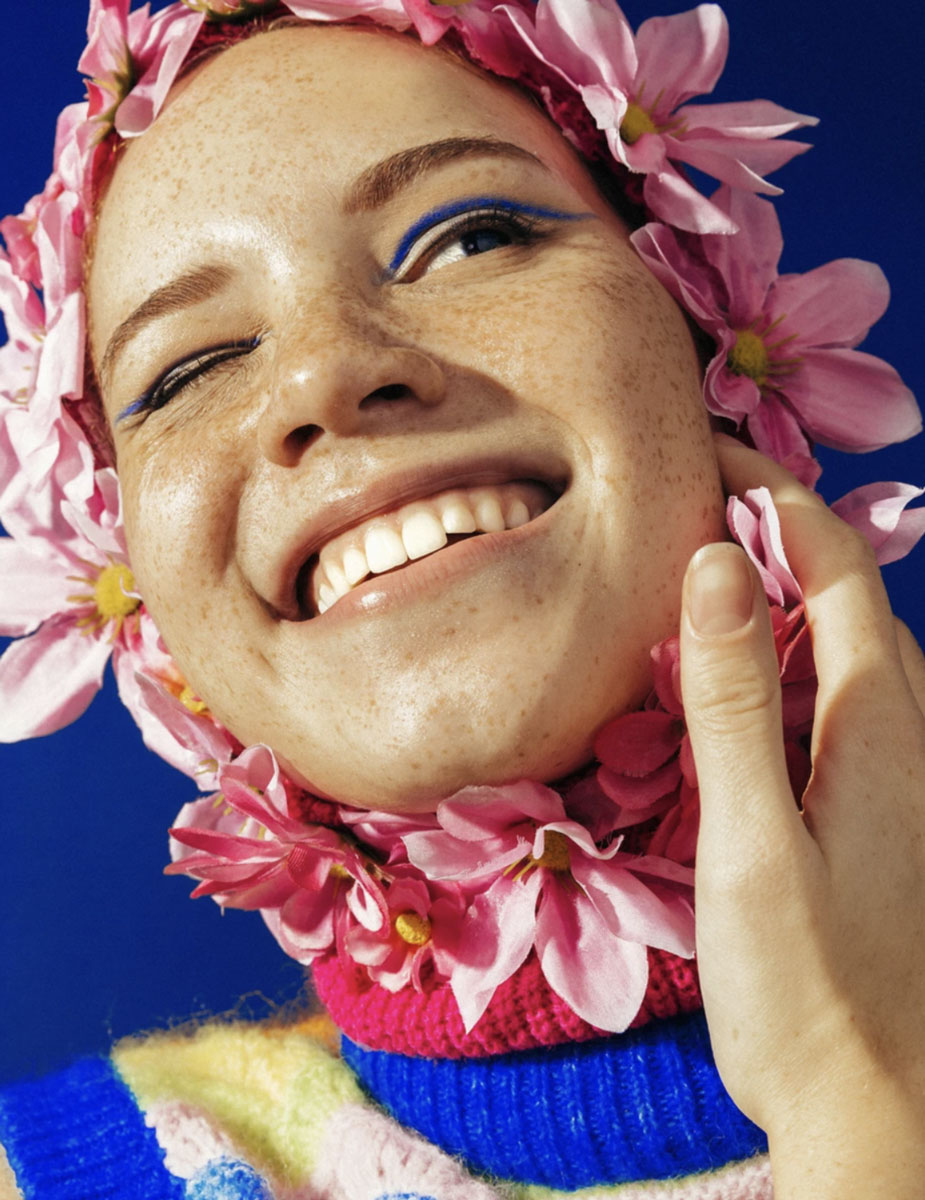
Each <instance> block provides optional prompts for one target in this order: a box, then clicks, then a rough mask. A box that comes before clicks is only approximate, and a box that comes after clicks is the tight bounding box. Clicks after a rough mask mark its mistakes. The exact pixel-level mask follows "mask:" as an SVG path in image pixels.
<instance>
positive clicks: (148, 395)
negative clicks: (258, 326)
mask: <svg viewBox="0 0 925 1200" xmlns="http://www.w3.org/2000/svg"><path fill="white" fill-rule="evenodd" d="M261 340H262V339H261V338H260V337H259V336H258V337H253V338H245V339H243V340H240V341H235V342H224V343H222V344H221V345H220V346H211V347H210V348H209V349H208V350H201V351H200V352H199V353H198V354H194V355H192V356H191V357H189V358H184V359H181V360H180V361H179V362H176V363H174V364H173V365H172V366H170V367H168V368H167V370H166V371H164V372H163V373H162V374H161V375H159V376H158V377H157V379H155V381H154V382H153V383H152V384H151V386H150V387H148V388H146V389H145V390H144V391H143V392H142V393H141V395H140V396H138V397H137V398H136V399H134V400H132V401H131V403H130V404H127V405H126V406H125V408H123V409H122V411H121V412H120V413H119V415H118V417H117V418H116V421H117V422H119V421H123V420H125V419H126V418H127V417H135V416H147V414H148V413H152V412H156V411H157V409H159V408H163V407H164V406H165V405H166V404H169V403H170V401H171V400H173V398H174V397H175V396H177V395H178V394H179V393H180V392H182V391H183V389H184V388H186V387H189V385H190V384H191V383H193V382H194V380H197V379H201V378H202V377H203V376H204V375H207V374H208V373H209V372H210V371H212V370H214V369H215V368H216V367H218V366H220V365H221V364H222V363H226V362H229V361H230V360H231V359H235V358H241V357H242V356H243V355H245V354H249V353H250V352H251V351H252V350H256V348H257V347H258V346H259V345H260V342H261Z"/></svg>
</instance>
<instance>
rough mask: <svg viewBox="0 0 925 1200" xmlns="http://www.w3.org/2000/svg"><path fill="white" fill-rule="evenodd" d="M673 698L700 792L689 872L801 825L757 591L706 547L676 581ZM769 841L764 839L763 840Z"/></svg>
mask: <svg viewBox="0 0 925 1200" xmlns="http://www.w3.org/2000/svg"><path fill="white" fill-rule="evenodd" d="M681 690H682V695H683V699H684V714H685V720H686V723H687V729H688V733H689V734H690V739H691V747H692V749H693V752H694V761H695V763H696V766H697V780H698V784H699V787H700V806H701V830H700V839H699V841H698V847H697V860H698V868H701V871H699V872H698V874H701V873H703V872H706V873H707V874H709V873H711V871H712V866H713V865H718V864H719V862H720V861H724V862H726V863H728V862H729V860H730V856H733V857H734V858H735V859H737V860H738V862H739V863H740V864H742V863H743V862H745V861H747V860H748V859H749V858H751V857H752V856H753V855H754V853H755V848H756V846H761V845H764V846H769V845H774V844H779V840H780V839H783V840H785V841H786V840H789V838H790V837H792V836H793V832H794V827H795V824H799V825H800V826H802V822H801V820H800V816H799V813H798V810H797V808H796V805H795V804H794V801H793V793H792V791H791V787H790V779H789V776H788V772H787V762H786V758H785V754H784V739H783V730H782V726H781V694H780V675H779V667H778V662H777V654H776V651H775V648H774V637H773V634H772V631H771V621H770V616H769V613H768V604H767V600H766V599H765V595H764V589H763V587H762V586H761V581H760V580H759V578H758V574H757V572H756V571H755V570H754V568H753V567H752V566H751V564H750V563H749V561H748V558H747V557H746V555H745V553H744V552H743V551H742V550H741V549H740V548H739V547H738V546H734V545H732V544H731V543H726V542H722V543H713V544H711V545H708V546H704V547H702V548H701V549H700V550H698V552H697V553H696V554H695V555H694V557H693V559H692V560H691V562H690V565H689V566H688V569H687V574H686V576H685V579H684V599H683V614H682V621H681ZM768 839H771V840H768Z"/></svg>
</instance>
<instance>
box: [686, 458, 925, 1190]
mask: <svg viewBox="0 0 925 1200" xmlns="http://www.w3.org/2000/svg"><path fill="white" fill-rule="evenodd" d="M717 453H718V456H719V461H720V468H721V471H722V473H723V478H724V481H725V483H726V486H727V490H728V491H729V492H730V493H734V494H738V495H742V494H744V492H745V491H746V490H747V489H748V488H750V487H758V486H761V485H764V486H766V487H768V488H769V489H770V491H771V493H772V495H773V497H774V501H775V504H776V506H777V509H778V512H779V514H780V519H781V526H782V530H783V537H784V544H785V547H786V551H787V555H788V558H789V561H790V565H791V567H792V568H793V571H794V574H795V575H796V578H797V580H798V581H799V583H800V585H801V587H802V589H803V592H804V596H805V600H806V610H807V615H808V620H809V625H810V629H811V633H812V641H813V653H814V657H815V662H816V670H817V674H818V677H819V692H818V698H817V701H816V714H815V726H814V730H813V745H812V756H813V775H812V778H811V780H810V783H809V785H808V787H807V789H806V792H805V795H804V796H803V798H802V804H803V811H802V813H801V812H800V810H799V808H798V807H797V804H796V802H795V800H794V796H793V793H792V791H791V787H790V783H789V780H788V774H787V768H786V763H785V760H784V751H783V741H782V735H781V720H780V688H779V684H778V665H777V658H776V655H775V652H774V646H773V642H772V638H771V631H770V622H769V620H768V614H767V604H766V601H765V598H764V593H763V590H762V587H761V584H760V582H759V580H758V576H757V573H756V572H755V571H754V569H753V568H752V567H751V565H750V564H749V562H748V560H747V558H746V556H745V555H744V553H743V552H742V551H741V550H740V549H739V548H738V547H735V546H732V545H726V544H723V545H717V546H708V547H705V548H704V550H702V551H700V552H699V553H698V554H697V555H695V557H694V559H693V560H692V563H691V565H690V567H689V568H688V572H687V576H686V579H685V585H684V612H683V617H682V629H681V670H682V686H683V695H684V705H685V713H686V717H687V722H688V728H689V732H690V736H691V742H692V745H693V750H694V757H695V760H696V764H697V772H698V779H699V783H700V796H701V829H700V837H699V841H698V849H697V883H696V886H697V892H696V895H697V946H698V958H699V965H700V974H701V982H702V987H703V995H704V1003H705V1007H706V1015H707V1020H708V1023H709V1027H710V1035H711V1039H712V1042H713V1047H714V1050H715V1053H716V1060H717V1065H718V1067H719V1070H720V1073H721V1075H722V1078H723V1081H724V1083H725V1084H726V1086H727V1088H728V1090H729V1092H730V1093H731V1095H732V1097H733V1099H734V1100H735V1101H736V1103H737V1104H738V1105H739V1107H740V1108H741V1109H742V1110H743V1111H744V1112H745V1113H746V1114H747V1115H748V1116H750V1117H751V1118H752V1120H754V1121H755V1122H756V1123H757V1124H759V1125H761V1126H762V1128H764V1129H765V1131H766V1132H767V1133H768V1137H769V1142H770V1147H771V1161H772V1171H773V1174H774V1180H775V1197H776V1200H785V1197H803V1196H806V1197H812V1200H823V1198H825V1197H829V1196H832V1197H835V1196H838V1197H839V1198H840V1200H847V1198H848V1197H855V1196H857V1197H861V1196H863V1197H865V1200H868V1198H873V1197H880V1196H883V1197H887V1196H889V1197H890V1200H900V1198H903V1200H904V1198H905V1197H906V1196H909V1197H910V1198H911V1197H912V1196H916V1197H921V1195H922V1194H923V1188H925V1183H923V1180H925V1029H923V1025H925V716H923V712H925V661H923V658H922V654H921V652H920V650H919V649H918V647H917V646H916V645H915V642H914V639H913V638H912V636H911V635H910V634H909V632H908V630H907V629H905V627H904V626H901V625H899V623H898V622H896V621H895V619H894V618H893V616H892V614H891V612H890V607H889V602H888V600H887V596H886V592H885V590H884V588H883V584H882V581H881V579H880V573H879V571H878V570H877V567H876V564H875V562H874V557H873V554H872V552H871V550H870V547H869V546H868V545H867V543H866V542H865V541H864V540H863V538H861V536H860V535H859V534H857V533H856V532H855V531H854V530H852V529H851V528H849V527H848V526H847V525H845V524H844V523H843V522H842V521H840V520H839V519H838V518H837V517H836V516H835V515H834V514H832V513H831V512H830V511H829V510H828V509H827V508H826V507H825V506H824V505H823V504H822V502H821V501H820V500H819V499H818V497H816V496H814V495H813V494H812V493H810V492H809V491H807V490H806V489H805V488H803V487H802V486H801V485H800V484H798V483H797V482H796V480H795V479H794V478H793V477H792V476H791V475H790V474H789V472H787V471H785V470H784V469H783V468H782V467H779V466H777V465H776V464H775V463H772V462H770V461H769V460H767V459H765V458H763V457H762V456H761V455H758V454H756V453H755V452H754V451H750V450H747V449H745V448H743V447H741V446H738V445H728V444H726V443H725V441H724V442H722V444H720V442H718V444H717Z"/></svg>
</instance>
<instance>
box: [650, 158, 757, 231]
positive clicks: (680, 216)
mask: <svg viewBox="0 0 925 1200" xmlns="http://www.w3.org/2000/svg"><path fill="white" fill-rule="evenodd" d="M643 196H644V198H645V202H646V204H647V205H648V206H649V208H650V210H651V211H652V212H653V213H654V214H655V215H656V216H657V217H658V218H659V220H661V221H664V222H665V223H666V224H668V225H674V226H675V227H676V228H677V229H684V230H687V231H688V232H689V233H700V234H704V233H735V231H736V225H735V222H734V221H732V220H731V219H730V218H729V217H728V216H727V215H726V213H724V212H723V211H722V210H721V209H720V208H718V207H717V206H716V205H715V204H713V202H712V201H710V200H708V199H707V198H706V196H704V195H703V194H702V193H701V192H698V191H697V189H696V188H695V187H694V185H693V184H692V183H688V181H687V180H686V179H684V178H683V176H682V175H681V174H680V173H679V172H678V170H677V169H676V168H675V167H671V166H668V167H666V169H665V170H664V171H661V172H659V174H658V175H647V176H646V181H645V184H644V185H643Z"/></svg>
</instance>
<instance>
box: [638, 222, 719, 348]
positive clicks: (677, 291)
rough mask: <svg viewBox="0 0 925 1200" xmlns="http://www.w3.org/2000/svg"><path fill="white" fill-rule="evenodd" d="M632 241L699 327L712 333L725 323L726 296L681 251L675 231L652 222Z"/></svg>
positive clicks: (702, 267) (704, 269) (702, 268)
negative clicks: (723, 315)
mask: <svg viewBox="0 0 925 1200" xmlns="http://www.w3.org/2000/svg"><path fill="white" fill-rule="evenodd" d="M704 240H705V241H707V240H708V239H704ZM709 240H712V239H709ZM630 241H631V242H632V244H633V249H634V250H635V251H636V253H637V254H638V255H639V257H640V258H641V259H642V261H643V262H644V263H645V264H646V266H647V267H648V268H649V270H650V271H651V272H652V274H653V275H654V276H655V278H656V279H657V280H658V281H659V283H661V284H662V286H663V287H664V288H665V289H666V290H667V291H668V292H669V293H670V294H671V295H672V296H674V298H675V299H676V300H677V301H678V302H679V303H680V304H681V305H683V307H684V308H685V309H686V310H687V311H688V312H689V313H691V315H692V316H693V317H694V319H695V320H696V321H697V322H698V323H699V324H701V325H703V326H704V328H707V329H708V330H711V331H712V329H714V328H716V329H717V330H718V328H719V327H722V326H723V325H724V324H725V320H724V318H723V317H722V315H721V314H720V309H721V307H722V305H723V304H724V302H725V296H723V295H721V294H720V290H721V289H720V288H719V286H718V285H717V283H716V281H715V280H714V278H713V275H712V273H711V272H710V271H709V269H708V268H707V267H706V266H705V265H704V264H703V263H698V262H696V261H694V259H693V258H692V257H691V256H690V255H689V254H688V253H687V251H686V250H685V249H683V248H682V246H681V244H680V242H679V241H678V236H677V234H676V233H675V231H674V230H673V229H669V228H668V226H667V225H661V224H658V223H656V222H652V223H650V224H648V225H644V226H643V227H642V229H637V230H635V231H634V232H633V233H631V234H630ZM724 361H725V356H724Z"/></svg>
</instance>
